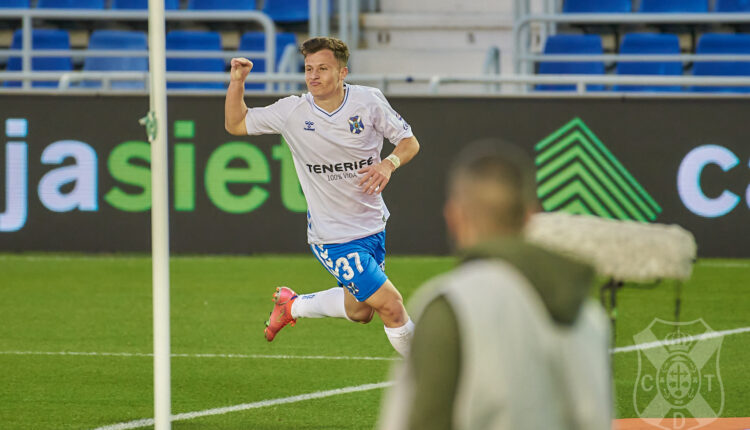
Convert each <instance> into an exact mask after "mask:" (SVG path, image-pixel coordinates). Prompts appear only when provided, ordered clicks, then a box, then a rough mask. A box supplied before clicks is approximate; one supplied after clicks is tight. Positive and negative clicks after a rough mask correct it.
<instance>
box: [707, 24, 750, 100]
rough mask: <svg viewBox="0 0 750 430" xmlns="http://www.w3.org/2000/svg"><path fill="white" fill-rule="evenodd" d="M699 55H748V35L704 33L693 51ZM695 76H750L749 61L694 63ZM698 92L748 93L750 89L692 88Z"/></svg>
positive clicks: (749, 44) (749, 39) (749, 51)
mask: <svg viewBox="0 0 750 430" xmlns="http://www.w3.org/2000/svg"><path fill="white" fill-rule="evenodd" d="M695 53H696V54H697V55H701V54H744V55H748V54H750V34H720V33H706V34H704V35H703V36H702V37H701V38H700V39H699V40H698V47H697V48H696V50H695ZM693 75H695V76H750V61H697V60H696V61H695V63H694V65H693ZM693 91H698V92H739V93H747V92H750V87H699V86H695V87H693Z"/></svg>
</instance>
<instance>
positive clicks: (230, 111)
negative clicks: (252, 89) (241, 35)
mask: <svg viewBox="0 0 750 430" xmlns="http://www.w3.org/2000/svg"><path fill="white" fill-rule="evenodd" d="M231 65H232V70H231V72H230V76H231V78H230V80H229V88H227V98H226V100H225V101H224V128H225V129H226V130H227V131H228V132H229V133H230V134H233V135H235V136H244V135H246V134H247V129H246V128H245V115H246V114H247V105H245V78H247V74H248V73H250V70H252V69H253V62H252V61H250V60H248V59H247V58H232V62H231Z"/></svg>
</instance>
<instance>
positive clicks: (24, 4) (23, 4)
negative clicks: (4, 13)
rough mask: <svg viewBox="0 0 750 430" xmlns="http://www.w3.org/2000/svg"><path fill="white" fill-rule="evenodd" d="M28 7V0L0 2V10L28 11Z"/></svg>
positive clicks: (4, 0) (0, 0)
mask: <svg viewBox="0 0 750 430" xmlns="http://www.w3.org/2000/svg"><path fill="white" fill-rule="evenodd" d="M30 7H31V2H30V1H29V0H0V9H28V8H30Z"/></svg>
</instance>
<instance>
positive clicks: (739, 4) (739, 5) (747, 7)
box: [714, 0, 750, 12]
mask: <svg viewBox="0 0 750 430" xmlns="http://www.w3.org/2000/svg"><path fill="white" fill-rule="evenodd" d="M714 10H715V11H716V12H750V0H716V5H715V6H714Z"/></svg>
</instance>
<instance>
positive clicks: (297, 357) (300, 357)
mask: <svg viewBox="0 0 750 430" xmlns="http://www.w3.org/2000/svg"><path fill="white" fill-rule="evenodd" d="M747 332H750V327H740V328H735V329H731V330H723V331H709V332H706V333H703V334H699V335H695V336H686V337H682V338H679V339H671V340H660V341H655V342H648V343H641V344H638V345H629V346H620V347H617V348H614V349H610V350H609V352H610V353H612V354H617V353H620V352H632V351H638V350H641V351H643V350H645V349H653V348H658V347H660V346H667V345H674V344H676V343H680V342H684V341H689V342H692V341H701V340H705V339H713V338H715V337H723V336H730V335H733V334H741V333H747ZM0 355H71V356H89V357H153V356H154V354H152V353H147V352H82V351H0ZM172 357H174V358H249V359H272V360H274V359H280V360H363V361H398V360H400V358H398V357H365V356H346V355H338V356H337V355H271V354H172Z"/></svg>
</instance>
